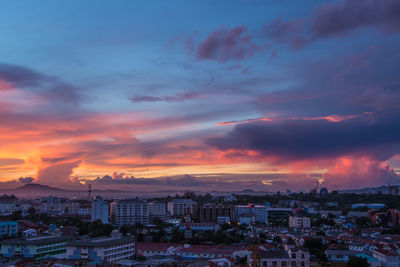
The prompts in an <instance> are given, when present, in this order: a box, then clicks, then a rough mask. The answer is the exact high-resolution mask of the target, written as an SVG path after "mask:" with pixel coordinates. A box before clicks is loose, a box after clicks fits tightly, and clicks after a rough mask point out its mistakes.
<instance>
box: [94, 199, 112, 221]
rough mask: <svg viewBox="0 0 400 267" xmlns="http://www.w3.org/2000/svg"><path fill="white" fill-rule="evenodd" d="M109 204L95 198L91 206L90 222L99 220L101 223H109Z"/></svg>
mask: <svg viewBox="0 0 400 267" xmlns="http://www.w3.org/2000/svg"><path fill="white" fill-rule="evenodd" d="M109 212H110V204H109V203H108V201H105V200H103V199H101V197H96V198H95V200H94V201H93V202H92V206H91V220H92V221H95V220H100V221H101V222H102V223H109V222H110V221H109Z"/></svg>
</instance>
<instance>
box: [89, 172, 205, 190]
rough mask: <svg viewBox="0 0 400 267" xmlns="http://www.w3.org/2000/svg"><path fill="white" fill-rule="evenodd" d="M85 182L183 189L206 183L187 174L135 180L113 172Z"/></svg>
mask: <svg viewBox="0 0 400 267" xmlns="http://www.w3.org/2000/svg"><path fill="white" fill-rule="evenodd" d="M85 181H87V182H91V183H98V184H133V185H164V186H184V187H192V186H194V187H196V186H204V185H205V184H206V183H207V181H201V179H198V178H196V177H194V176H191V175H187V174H185V175H183V176H178V177H173V178H171V177H163V178H136V177H134V176H125V175H124V173H117V172H114V173H113V175H112V176H109V175H105V176H103V177H97V178H96V179H94V180H85Z"/></svg>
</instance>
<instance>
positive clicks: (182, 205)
mask: <svg viewBox="0 0 400 267" xmlns="http://www.w3.org/2000/svg"><path fill="white" fill-rule="evenodd" d="M167 207H168V211H169V212H170V213H171V216H174V217H183V216H185V215H186V214H188V213H189V214H191V215H194V214H195V211H196V202H194V201H193V200H191V199H174V200H172V201H170V202H168V206H167Z"/></svg>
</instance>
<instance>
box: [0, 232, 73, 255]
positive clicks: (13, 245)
mask: <svg viewBox="0 0 400 267" xmlns="http://www.w3.org/2000/svg"><path fill="white" fill-rule="evenodd" d="M71 239H72V238H71V237H69V236H39V237H33V238H16V239H7V240H3V241H2V242H1V255H2V256H3V257H7V258H10V257H23V258H36V259H41V258H46V257H48V256H54V255H60V254H63V253H65V251H66V250H65V249H66V244H67V242H68V241H70V240H71Z"/></svg>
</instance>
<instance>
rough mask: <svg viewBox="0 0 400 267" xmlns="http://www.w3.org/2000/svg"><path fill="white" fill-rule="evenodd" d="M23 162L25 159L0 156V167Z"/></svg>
mask: <svg viewBox="0 0 400 267" xmlns="http://www.w3.org/2000/svg"><path fill="white" fill-rule="evenodd" d="M24 163H25V161H24V160H23V159H9V158H0V167H3V166H13V165H22V164H24Z"/></svg>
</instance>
